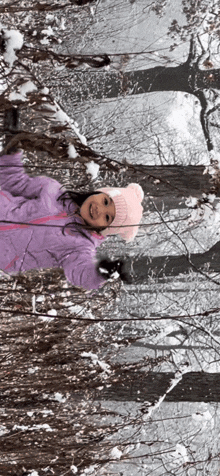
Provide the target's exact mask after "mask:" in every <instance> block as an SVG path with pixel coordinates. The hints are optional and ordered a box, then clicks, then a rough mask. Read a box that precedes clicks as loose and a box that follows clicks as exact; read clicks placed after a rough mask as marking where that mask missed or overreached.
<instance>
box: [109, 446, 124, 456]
mask: <svg viewBox="0 0 220 476" xmlns="http://www.w3.org/2000/svg"><path fill="white" fill-rule="evenodd" d="M110 454H111V457H112V458H114V459H120V458H121V456H122V451H120V450H119V449H118V448H117V446H115V447H114V448H113V449H112V451H111V453H110Z"/></svg>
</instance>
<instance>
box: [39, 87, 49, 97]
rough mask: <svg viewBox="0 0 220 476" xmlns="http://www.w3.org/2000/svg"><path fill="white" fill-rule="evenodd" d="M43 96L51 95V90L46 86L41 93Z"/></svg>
mask: <svg viewBox="0 0 220 476" xmlns="http://www.w3.org/2000/svg"><path fill="white" fill-rule="evenodd" d="M40 92H41V93H42V94H46V95H47V94H49V89H48V88H47V87H46V86H45V87H44V88H43V89H41V91H40Z"/></svg>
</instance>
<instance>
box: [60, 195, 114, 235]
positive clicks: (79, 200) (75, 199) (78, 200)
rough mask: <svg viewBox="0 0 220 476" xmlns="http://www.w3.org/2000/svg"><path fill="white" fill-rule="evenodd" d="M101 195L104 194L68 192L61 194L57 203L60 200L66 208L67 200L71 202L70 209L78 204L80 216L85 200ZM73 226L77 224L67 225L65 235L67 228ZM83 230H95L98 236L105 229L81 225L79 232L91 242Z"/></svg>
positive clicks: (63, 231)
mask: <svg viewBox="0 0 220 476" xmlns="http://www.w3.org/2000/svg"><path fill="white" fill-rule="evenodd" d="M99 193H102V192H75V191H72V190H66V191H65V192H63V193H61V195H60V196H59V197H58V198H57V201H59V200H60V201H61V202H62V204H63V206H65V204H66V200H69V204H68V209H70V206H71V204H72V203H74V204H76V205H77V206H78V209H77V210H76V213H77V212H78V214H79V209H80V207H81V206H82V204H83V203H84V202H85V200H86V199H87V198H89V197H91V195H98V194H99ZM73 224H74V226H76V225H77V224H76V223H75V222H70V223H67V225H65V226H64V227H63V230H62V233H63V235H64V233H65V228H66V227H68V228H69V227H70V226H71V225H73ZM83 228H85V229H88V230H93V231H95V232H96V233H98V234H100V231H102V230H104V229H105V228H103V227H98V228H93V227H91V226H90V225H88V226H86V225H85V226H83V225H80V226H79V227H78V230H77V231H78V232H79V233H80V234H81V235H82V236H84V237H85V238H87V239H88V240H89V236H88V235H86V233H84V232H83Z"/></svg>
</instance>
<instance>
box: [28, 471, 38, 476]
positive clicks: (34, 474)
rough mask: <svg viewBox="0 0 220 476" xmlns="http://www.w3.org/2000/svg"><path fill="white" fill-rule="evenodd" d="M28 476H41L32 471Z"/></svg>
mask: <svg viewBox="0 0 220 476" xmlns="http://www.w3.org/2000/svg"><path fill="white" fill-rule="evenodd" d="M28 476H39V474H38V472H37V471H32V472H31V473H28Z"/></svg>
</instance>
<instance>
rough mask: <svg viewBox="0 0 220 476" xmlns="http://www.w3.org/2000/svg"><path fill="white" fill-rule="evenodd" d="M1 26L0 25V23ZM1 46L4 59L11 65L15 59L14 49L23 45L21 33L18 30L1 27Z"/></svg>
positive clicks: (16, 49) (18, 48)
mask: <svg viewBox="0 0 220 476" xmlns="http://www.w3.org/2000/svg"><path fill="white" fill-rule="evenodd" d="M0 27H1V28H2V25H0ZM1 33H2V47H3V49H4V54H3V57H4V60H5V62H6V63H7V64H8V65H9V66H10V67H12V66H13V63H14V61H15V60H16V59H17V56H16V53H15V51H18V50H20V49H21V48H22V46H23V40H24V37H23V35H22V34H21V33H20V32H19V31H18V30H7V29H2V30H1Z"/></svg>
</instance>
